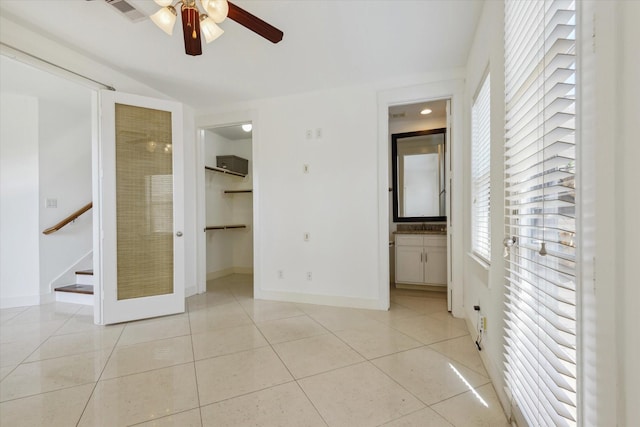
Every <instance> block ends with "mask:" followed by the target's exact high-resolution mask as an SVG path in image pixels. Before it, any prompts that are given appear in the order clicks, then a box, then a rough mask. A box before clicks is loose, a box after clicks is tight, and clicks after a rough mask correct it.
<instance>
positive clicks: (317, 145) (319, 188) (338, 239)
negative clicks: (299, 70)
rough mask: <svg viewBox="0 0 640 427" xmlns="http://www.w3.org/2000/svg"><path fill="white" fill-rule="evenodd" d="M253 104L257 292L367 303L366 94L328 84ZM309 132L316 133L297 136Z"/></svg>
mask: <svg viewBox="0 0 640 427" xmlns="http://www.w3.org/2000/svg"><path fill="white" fill-rule="evenodd" d="M255 107H256V108H257V109H258V110H259V116H260V126H259V127H257V131H258V132H259V139H258V140H256V138H255V135H254V144H256V145H257V146H256V152H257V155H258V156H259V159H258V160H259V171H258V174H257V175H256V176H255V180H256V181H259V183H260V193H259V199H258V200H259V202H258V203H259V212H260V217H261V218H260V220H261V221H260V223H261V224H260V225H261V228H260V234H261V236H260V237H261V239H260V247H259V248H258V250H259V251H260V253H261V254H260V255H261V257H260V258H261V260H262V266H261V267H262V269H261V271H262V282H261V283H262V291H263V296H264V297H266V298H283V299H290V300H308V298H309V297H310V298H311V299H312V300H315V301H325V302H326V301H331V302H333V303H336V304H342V305H345V304H349V305H360V306H371V307H373V306H376V303H377V298H378V296H379V294H378V286H377V283H378V274H377V270H376V269H374V268H371V267H372V266H375V265H377V264H378V243H379V241H378V236H377V234H376V233H375V230H377V228H378V212H377V209H378V208H377V203H376V201H377V196H378V188H377V180H378V176H377V172H378V171H377V153H376V141H377V139H376V123H377V117H376V94H375V91H374V90H371V89H370V88H358V87H351V88H343V89H334V90H328V91H324V92H318V93H307V94H302V95H296V96H290V97H284V98H277V99H270V100H263V101H259V102H256V104H255ZM318 128H319V129H321V132H322V137H321V138H315V137H314V138H313V139H310V140H309V139H307V138H306V130H307V129H312V130H314V132H315V130H316V129H318ZM314 135H315V133H314ZM305 164H307V165H309V173H308V174H305V173H304V172H303V165H305ZM305 232H309V233H310V234H311V239H310V241H309V242H305V241H304V240H303V234H304V233H305ZM278 270H282V271H283V273H284V278H283V279H278V277H277V271H278ZM307 272H311V273H312V281H308V280H307V278H306V274H307ZM322 297H329V298H322Z"/></svg>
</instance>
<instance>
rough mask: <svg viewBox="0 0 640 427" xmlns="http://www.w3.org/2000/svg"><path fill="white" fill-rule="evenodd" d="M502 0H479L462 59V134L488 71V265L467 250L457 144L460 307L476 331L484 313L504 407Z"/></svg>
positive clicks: (486, 355)
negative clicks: (473, 31)
mask: <svg viewBox="0 0 640 427" xmlns="http://www.w3.org/2000/svg"><path fill="white" fill-rule="evenodd" d="M503 6H504V4H503V2H499V1H491V2H485V5H484V8H483V11H482V15H481V17H480V22H479V24H478V27H477V29H476V34H475V37H474V41H473V46H472V48H471V52H470V54H469V59H468V62H467V78H466V88H465V117H464V120H465V126H464V128H465V135H466V138H465V140H466V141H470V140H471V131H470V123H471V119H470V110H471V105H472V100H473V97H474V95H475V94H476V93H477V90H478V87H479V86H480V84H481V83H482V79H483V78H484V76H485V75H486V74H485V73H486V72H487V70H488V71H489V72H490V76H491V153H492V155H491V264H490V265H485V264H483V263H481V262H480V261H478V260H477V259H476V258H475V257H472V256H471V255H470V252H471V233H470V230H471V216H470V212H471V190H470V188H471V181H470V173H469V171H470V160H469V159H470V153H471V145H470V143H468V144H466V145H465V146H464V147H463V153H464V164H463V174H464V175H463V176H464V199H463V200H464V212H465V214H464V229H465V230H466V232H465V233H464V236H465V237H464V249H463V250H464V264H463V265H464V310H465V317H466V318H467V323H468V325H469V328H470V329H471V330H472V331H475V330H476V319H477V312H475V311H474V310H473V306H474V305H479V306H480V309H481V313H482V314H483V315H485V316H487V330H486V333H485V335H484V337H483V340H482V348H483V350H482V351H481V352H480V356H481V357H482V359H483V361H484V364H485V366H486V368H487V371H488V372H489V374H490V375H491V378H492V380H493V381H494V386H495V389H496V392H497V394H498V396H499V397H500V399H501V401H502V403H503V405H504V406H505V407H507V408H508V403H507V399H506V396H505V394H504V377H503V374H502V371H503V369H504V368H503V355H502V354H503V345H504V340H503V328H504V323H503V314H502V311H503V308H504V307H503V303H504V286H503V282H504V281H503V277H504V261H503V260H504V258H503V257H502V250H503V248H502V239H503V238H504V216H503V215H502V212H503V211H504V200H503V194H504V184H503V176H504V167H503V163H502V153H503V141H504V139H503V135H504V59H503V58H504V50H503V47H502V46H503V22H504V21H503V17H504V12H503V9H504V7H503Z"/></svg>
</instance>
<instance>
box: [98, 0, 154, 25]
mask: <svg viewBox="0 0 640 427" xmlns="http://www.w3.org/2000/svg"><path fill="white" fill-rule="evenodd" d="M105 1H106V2H107V3H109V4H110V5H111V6H113V7H114V8H115V9H116V10H117V11H118V12H120V13H121V14H122V15H124V16H125V17H126V18H127V19H128V20H129V21H131V22H140V21H142V20H144V19H146V16H145V15H144V14H143V13H142V12H140V11H139V10H138V9H136V8H135V7H133V6H131V4H129V3H127V2H126V1H125V0H105Z"/></svg>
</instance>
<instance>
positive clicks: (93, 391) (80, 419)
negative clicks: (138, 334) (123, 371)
mask: <svg viewBox="0 0 640 427" xmlns="http://www.w3.org/2000/svg"><path fill="white" fill-rule="evenodd" d="M126 328H127V326H126V325H125V327H124V328H122V330H121V331H120V334H119V335H118V339H116V342H115V343H114V344H113V348H111V352H110V353H109V356H108V357H107V360H106V361H105V362H104V366H103V367H102V370H101V371H100V375H98V379H97V380H96V381H95V382H94V384H93V388H92V389H91V393H89V398H88V399H87V401H86V402H85V404H84V407H83V408H82V412H81V413H80V417H79V418H78V422H77V423H76V427H78V426H79V425H80V421H82V417H84V414H85V412H86V411H87V407H88V406H89V402H91V398H92V397H93V395H94V393H95V392H96V388H97V387H98V383H99V382H100V378H102V374H104V370H105V369H107V365H108V364H109V360H111V356H112V355H113V352H114V351H115V350H116V347H117V346H118V341H120V338H121V337H122V334H123V333H124V330H125V329H126Z"/></svg>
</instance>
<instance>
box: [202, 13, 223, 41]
mask: <svg viewBox="0 0 640 427" xmlns="http://www.w3.org/2000/svg"><path fill="white" fill-rule="evenodd" d="M200 32H201V33H202V35H203V36H204V40H205V41H206V42H207V43H211V42H212V41H214V40H215V39H217V38H218V37H220V36H221V35H222V33H224V30H223V29H222V28H220V27H218V26H217V25H216V23H215V22H213V20H212V19H211V18H210V17H208V16H207V15H204V14H203V15H200Z"/></svg>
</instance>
